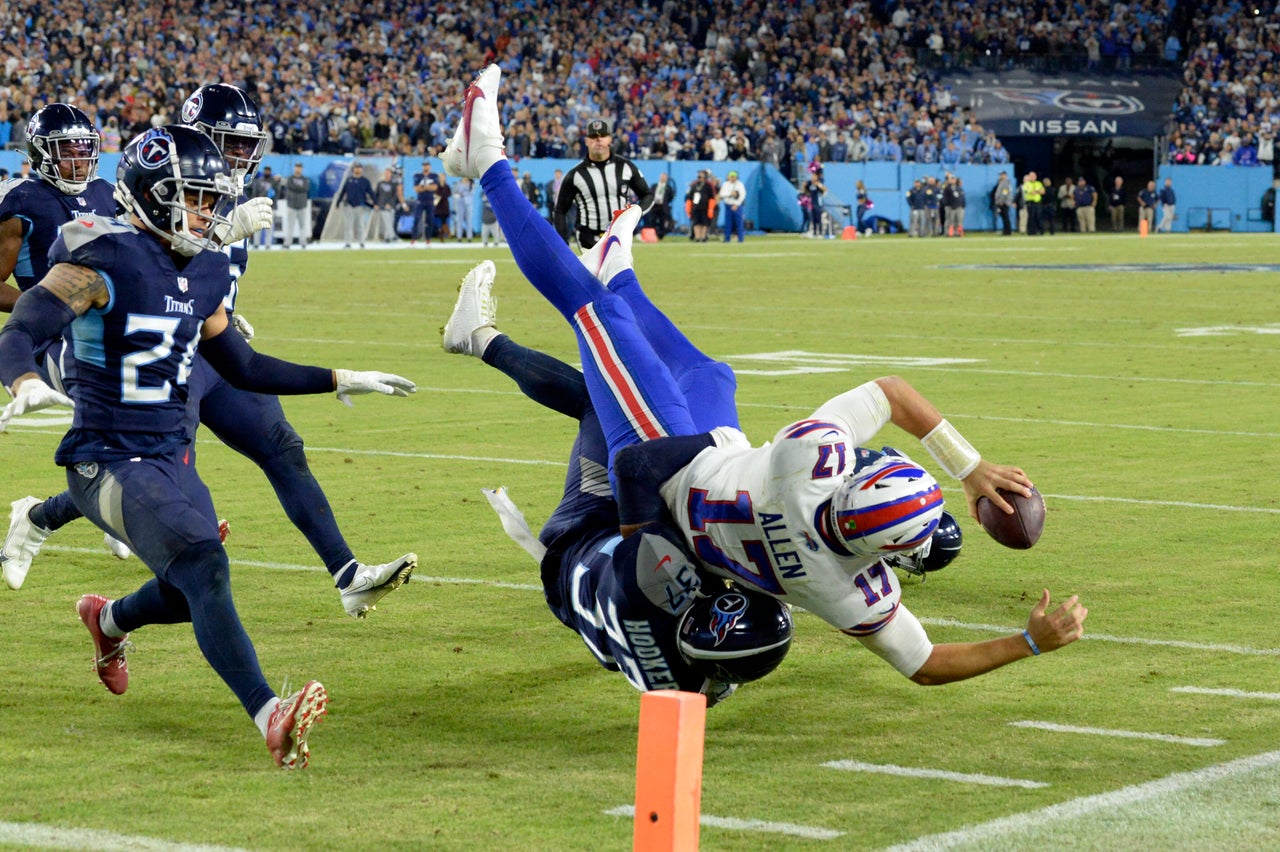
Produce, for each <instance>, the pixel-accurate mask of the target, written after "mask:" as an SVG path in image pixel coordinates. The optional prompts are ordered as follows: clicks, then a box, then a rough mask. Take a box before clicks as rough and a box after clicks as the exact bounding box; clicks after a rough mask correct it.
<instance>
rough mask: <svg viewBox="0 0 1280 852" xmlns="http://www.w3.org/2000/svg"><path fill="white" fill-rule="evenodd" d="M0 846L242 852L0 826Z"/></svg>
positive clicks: (133, 851)
mask: <svg viewBox="0 0 1280 852" xmlns="http://www.w3.org/2000/svg"><path fill="white" fill-rule="evenodd" d="M0 846H26V847H28V848H33V849H92V850H95V852H139V850H144V852H152V850H153V851H154V852H243V850H238V849H236V847H232V846H206V845H197V844H191V843H171V842H169V841H167V840H158V839H156V838H154V837H137V836H131V835H126V834H116V833H114V832H111V831H95V830H93V829H88V828H59V827H57V826H52V825H38V824H35V823H20V822H0Z"/></svg>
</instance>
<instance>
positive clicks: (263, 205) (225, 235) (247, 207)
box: [214, 196, 275, 246]
mask: <svg viewBox="0 0 1280 852" xmlns="http://www.w3.org/2000/svg"><path fill="white" fill-rule="evenodd" d="M274 216H275V202H274V201H272V200H271V199H270V198H267V197H266V196H263V197H261V198H250V199H249V200H248V201H246V202H245V203H244V204H241V205H239V206H238V207H236V208H235V209H234V210H232V211H231V215H230V216H228V217H227V218H228V219H230V220H231V221H230V222H229V223H228V224H224V225H218V226H216V227H215V228H214V234H215V235H216V236H217V238H218V242H220V243H222V244H223V245H224V246H229V245H231V244H232V243H238V242H240V241H241V240H247V239H248V238H249V237H252V236H253V235H254V234H256V233H258V232H259V231H261V230H264V229H266V228H270V227H271V222H272V219H273V217H274Z"/></svg>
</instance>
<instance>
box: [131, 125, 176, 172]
mask: <svg viewBox="0 0 1280 852" xmlns="http://www.w3.org/2000/svg"><path fill="white" fill-rule="evenodd" d="M172 147H173V137H172V136H170V135H169V134H168V133H167V132H166V131H165V130H164V129H163V128H155V129H154V130H148V131H147V135H146V136H143V137H142V141H141V142H139V143H138V163H139V164H140V165H141V166H142V167H143V168H146V169H160V168H164V167H165V166H167V165H169V159H170V157H171V156H172V154H171V153H170V151H171V149H172Z"/></svg>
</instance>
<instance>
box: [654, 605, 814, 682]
mask: <svg viewBox="0 0 1280 852" xmlns="http://www.w3.org/2000/svg"><path fill="white" fill-rule="evenodd" d="M791 632H792V625H791V611H790V610H789V609H788V608H787V605H786V604H784V603H782V601H779V600H777V599H776V598H771V597H769V596H768V595H765V594H761V593H760V592H753V591H748V590H747V589H743V588H740V587H738V586H731V587H730V588H728V589H726V590H725V591H722V592H719V593H718V594H712V595H710V596H707V597H701V598H699V599H698V600H697V601H695V602H694V604H693V606H691V607H690V608H689V610H688V612H686V613H685V614H684V617H683V618H681V619H680V630H679V634H678V636H679V645H680V654H681V656H683V657H684V659H685V662H687V663H688V664H689V665H690V666H691V667H692V668H693V669H694V670H695V671H697V672H698V673H699V674H701V675H703V676H704V677H707V678H711V679H712V680H718V681H722V682H724V683H748V682H749V681H753V680H759V679H760V678H762V677H764V676H765V675H767V674H768V673H769V672H771V671H773V670H774V669H776V668H777V667H778V664H779V663H781V662H782V659H783V657H785V656H787V651H788V650H790V648H791Z"/></svg>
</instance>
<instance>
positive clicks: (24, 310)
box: [0, 263, 111, 393]
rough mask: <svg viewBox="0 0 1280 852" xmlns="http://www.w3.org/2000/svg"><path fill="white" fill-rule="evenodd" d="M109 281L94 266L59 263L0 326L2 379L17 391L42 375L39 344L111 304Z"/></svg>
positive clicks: (0, 372)
mask: <svg viewBox="0 0 1280 852" xmlns="http://www.w3.org/2000/svg"><path fill="white" fill-rule="evenodd" d="M110 298H111V295H110V293H109V291H108V290H107V282H106V281H105V280H103V278H102V276H101V275H99V274H98V272H97V271H96V270H94V269H91V268H89V267H87V266H80V265H78V264H74V263H59V264H57V265H56V266H54V267H53V268H52V269H50V270H49V274H48V275H46V276H45V277H44V279H43V280H41V282H40V283H39V284H38V285H36V286H35V287H32V288H31V289H30V290H28V291H27V292H25V293H23V294H22V297H21V298H19V299H18V301H17V304H15V305H14V306H13V315H12V316H11V317H9V321H8V322H7V323H6V324H5V326H4V328H3V329H0V382H3V383H4V385H5V387H7V388H9V392H10V393H16V392H17V390H18V387H19V386H20V385H21V384H22V383H23V382H25V381H26V380H27V379H32V378H37V379H38V378H39V376H38V374H37V372H36V362H35V358H34V356H33V355H32V353H33V351H34V350H35V348H36V346H37V345H39V344H41V343H43V342H44V341H46V340H48V339H50V338H53V337H56V336H58V334H59V333H61V331H62V330H63V329H64V328H66V327H67V325H69V324H70V323H71V321H72V320H74V319H75V318H76V317H78V316H82V315H83V314H85V313H87V312H88V311H89V310H90V309H92V308H101V307H105V306H106V305H107V302H108V301H109V300H110Z"/></svg>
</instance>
